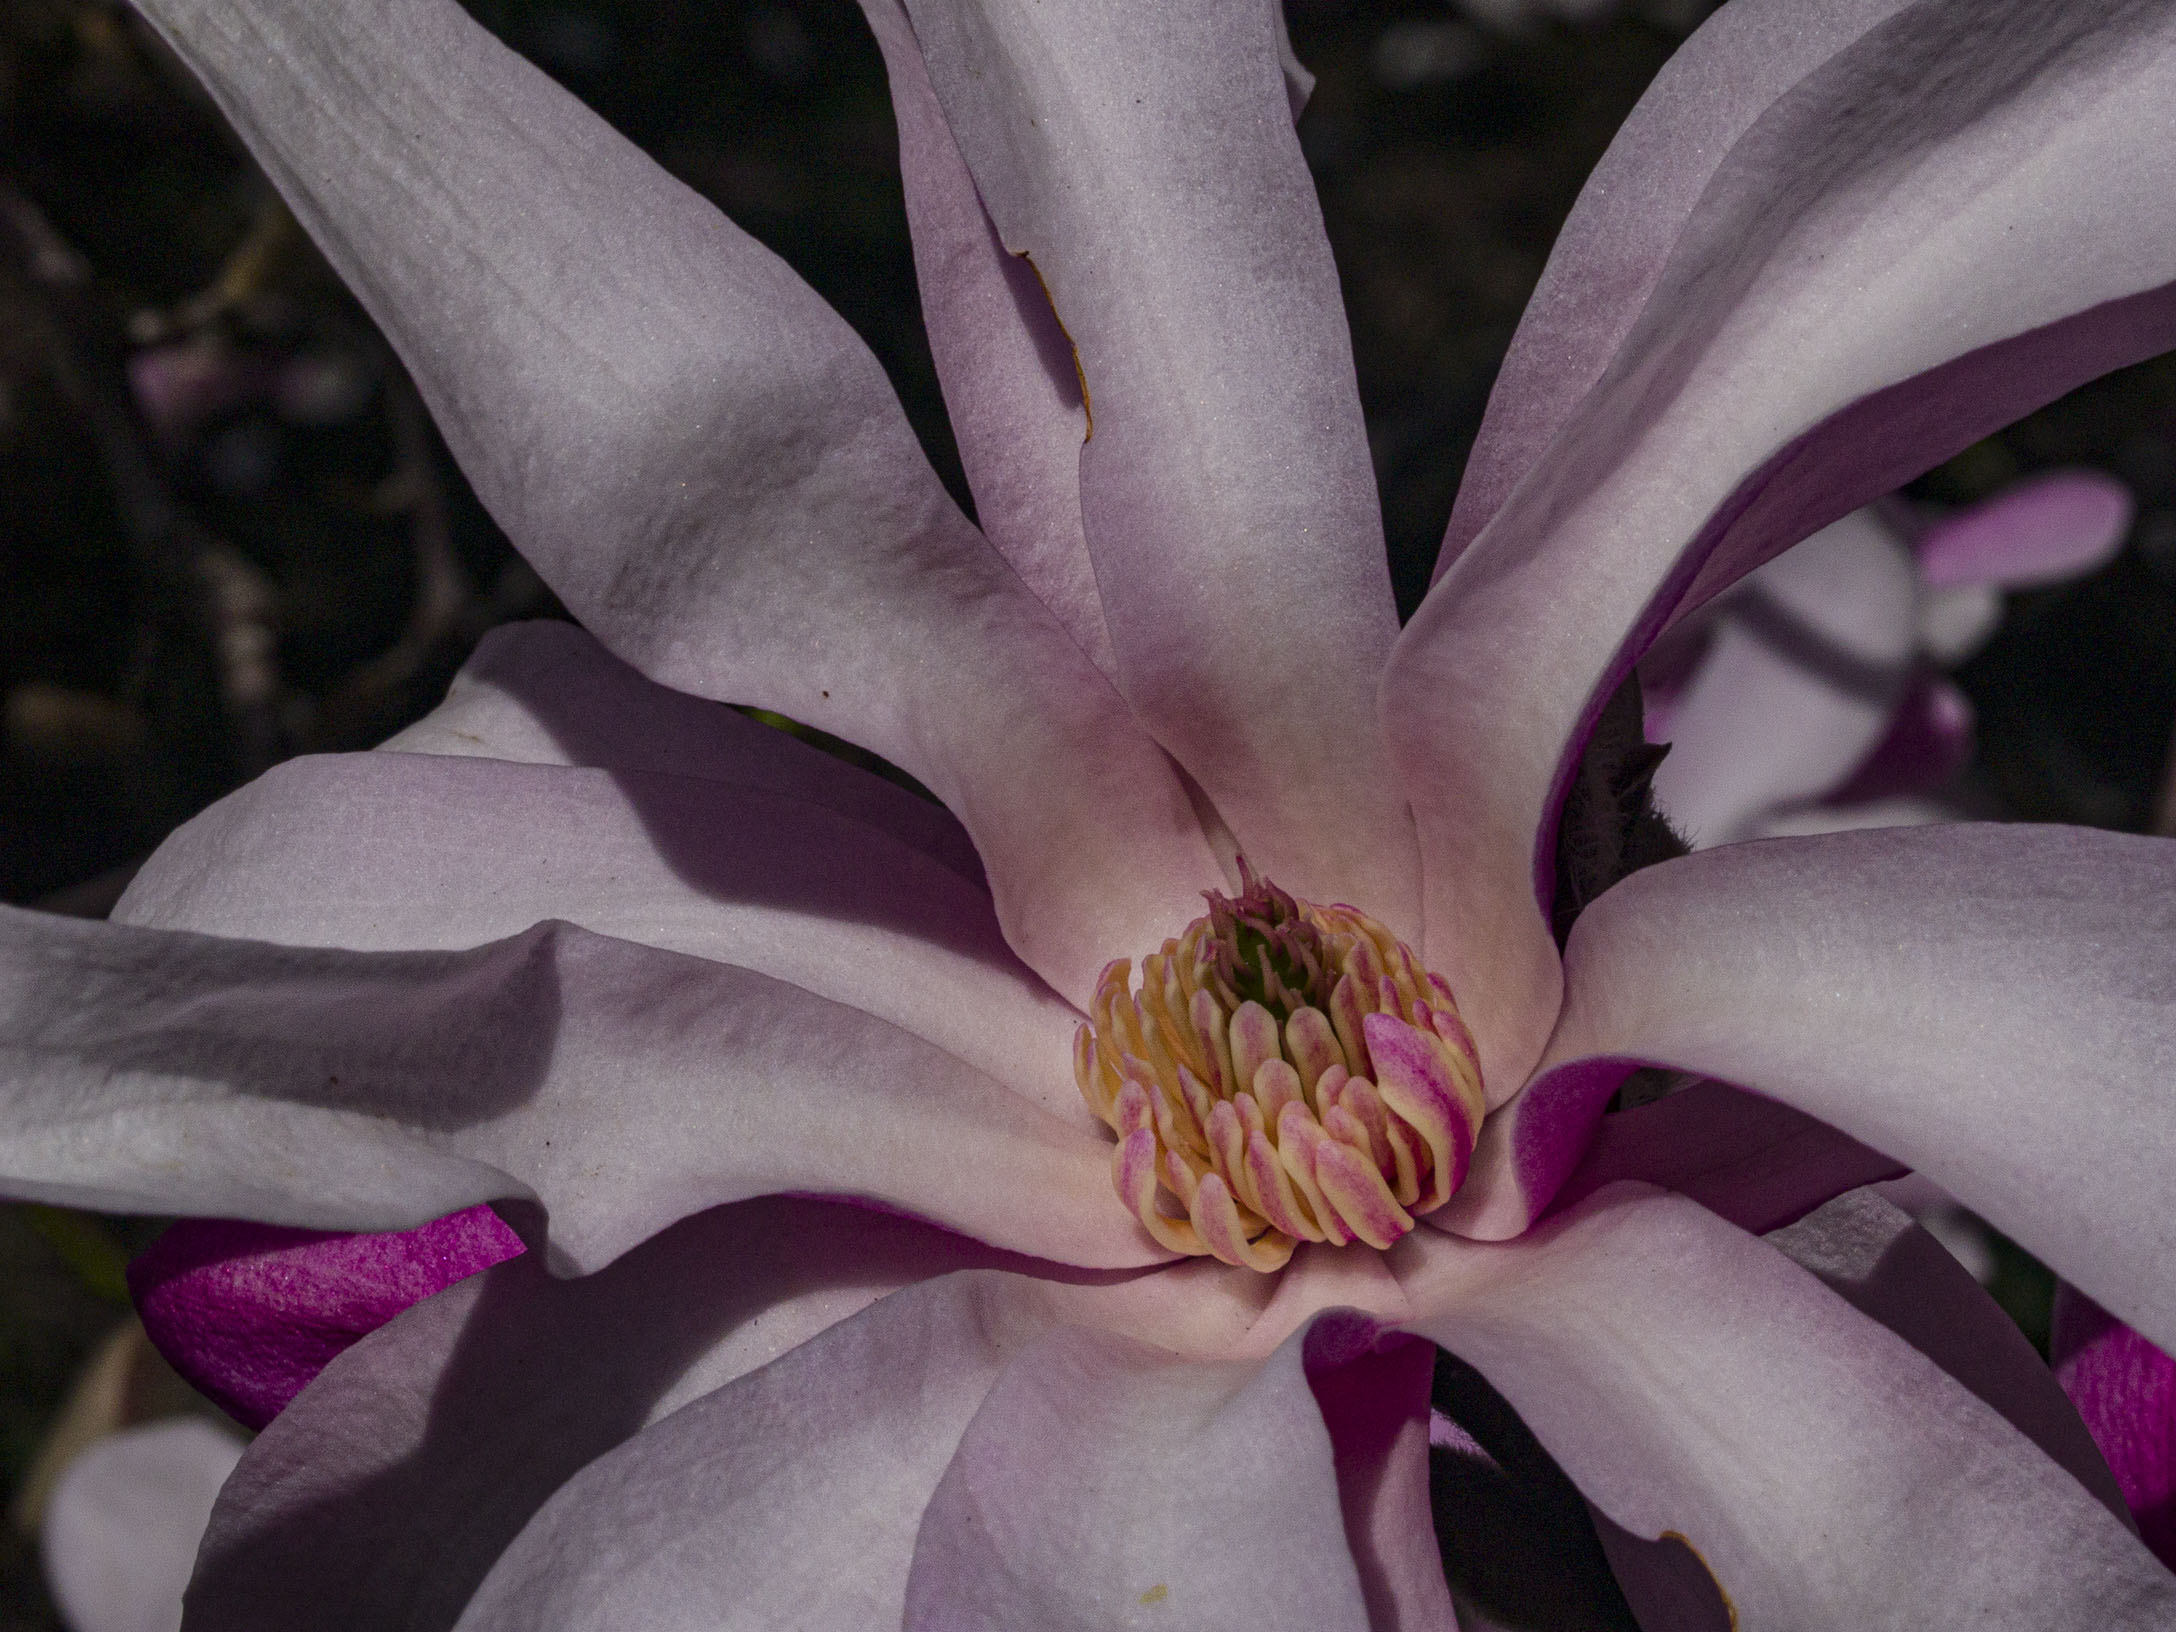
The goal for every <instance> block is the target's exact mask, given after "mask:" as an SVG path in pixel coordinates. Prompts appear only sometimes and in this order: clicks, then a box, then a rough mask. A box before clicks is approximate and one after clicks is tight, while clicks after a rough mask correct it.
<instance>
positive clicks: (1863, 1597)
mask: <svg viewBox="0 0 2176 1632" xmlns="http://www.w3.org/2000/svg"><path fill="white" fill-rule="evenodd" d="M1399 1251H1400V1253H1401V1254H1403V1255H1404V1258H1405V1265H1406V1270H1405V1277H1404V1278H1405V1280H1406V1284H1407V1285H1408V1287H1409V1288H1410V1289H1411V1290H1412V1292H1413V1295H1414V1298H1415V1302H1416V1304H1417V1305H1418V1306H1419V1307H1420V1308H1421V1309H1422V1310H1423V1311H1425V1312H1423V1313H1422V1314H1420V1315H1418V1316H1417V1317H1416V1318H1415V1319H1413V1320H1409V1321H1408V1322H1406V1323H1405V1324H1407V1325H1408V1326H1410V1327H1412V1328H1414V1329H1416V1330H1419V1331H1421V1332H1423V1333H1425V1334H1426V1335H1427V1336H1430V1337H1432V1338H1434V1339H1435V1340H1436V1341H1437V1342H1439V1343H1441V1344H1443V1345H1444V1346H1445V1347H1447V1348H1449V1349H1451V1350H1452V1352H1454V1353H1456V1354H1458V1355H1460V1356H1462V1357H1463V1358H1465V1359H1467V1360H1469V1361H1471V1362H1472V1363H1473V1364H1474V1365H1475V1366H1477V1367H1478V1368H1479V1369H1480V1370H1481V1371H1482V1372H1483V1373H1484V1374H1486V1375H1487V1377H1488V1378H1489V1380H1490V1381H1491V1382H1492V1383H1494V1384H1495V1385H1496V1387H1497V1388H1499V1389H1501V1390H1502V1392H1503V1393H1504V1395H1505V1396H1506V1397H1507V1398H1508V1399H1509V1400H1510V1401H1511V1403H1512V1405H1513V1406H1515V1407H1516V1408H1517V1410H1518V1412H1519V1414H1520V1415H1521V1416H1522V1417H1523V1418H1524V1419H1525V1420H1526V1422H1527V1423H1528V1424H1529V1425H1530V1426H1531V1427H1532V1429H1533V1430H1534V1432H1535V1433H1536V1435H1538V1436H1539V1438H1540V1440H1541V1442H1542V1443H1543V1445H1545V1446H1546V1447H1547V1448H1548V1450H1549V1452H1550V1453H1551V1454H1552V1455H1553V1456H1554V1457H1555V1458H1556V1459H1557V1461H1558V1462H1559V1463H1561V1464H1562V1466H1563V1468H1564V1470H1565V1472H1567V1473H1568V1474H1570V1475H1571V1477H1572V1478H1573V1479H1574V1480H1575V1481H1577V1483H1578V1484H1579V1487H1580V1489H1581V1490H1582V1491H1584V1492H1585V1494H1586V1495H1587V1497H1588V1499H1589V1500H1590V1501H1592V1502H1593V1503H1594V1504H1595V1505H1596V1506H1597V1507H1598V1508H1600V1509H1601V1510H1602V1511H1603V1512H1604V1513H1605V1514H1607V1515H1608V1516H1609V1517H1610V1518H1611V1519H1612V1520H1614V1521H1615V1522H1616V1523H1618V1524H1620V1525H1622V1526H1624V1527H1625V1528H1626V1529H1627V1530H1630V1531H1631V1532H1632V1533H1633V1534H1634V1535H1636V1536H1641V1537H1647V1538H1656V1537H1660V1536H1663V1535H1665V1534H1668V1533H1675V1534H1677V1535H1679V1536H1682V1537H1683V1538H1684V1539H1685V1540H1686V1542H1687V1543H1688V1544H1689V1545H1690V1546H1691V1547H1692V1549H1693V1550H1694V1551H1695V1552H1696V1553H1698V1555H1699V1556H1700V1558H1701V1559H1702V1560H1703V1561H1704V1562H1705V1564H1706V1565H1707V1567H1708V1569H1709V1570H1710V1571H1711V1572H1712V1573H1713V1575H1714V1577H1715V1580H1716V1582H1717V1584H1718V1585H1719V1586H1720V1588H1721V1589H1722V1592H1723V1593H1724V1595H1725V1596H1726V1597H1727V1599H1728V1600H1729V1601H1730V1603H1731V1605H1732V1606H1733V1609H1734V1611H1735V1615H1736V1620H1737V1624H1739V1625H1741V1626H1744V1627H1748V1628H1753V1627H1771V1626H1772V1627H1790V1628H1793V1629H1797V1632H1824V1629H1827V1628H1836V1629H1839V1632H1844V1629H1849V1632H1859V1629H1861V1628H1865V1627H1869V1626H1911V1627H1916V1628H1940V1627H1955V1628H1960V1629H1963V1628H1988V1627H2017V1628H2034V1629H2044V1628H2050V1627H2063V1628H2075V1629H2077V1632H2096V1629H2102V1628H2118V1627H2121V1628H2138V1629H2140V1632H2143V1629H2145V1628H2149V1627H2158V1626H2165V1625H2167V1624H2168V1623H2169V1620H2170V1618H2171V1617H2172V1616H2176V1577H2171V1576H2170V1575H2169V1574H2168V1573H2167V1572H2166V1571H2165V1570H2163V1569H2162V1568H2161V1567H2160V1566H2159V1565H2158V1564H2157V1563H2156V1562H2155V1561H2154V1559H2153V1557H2152V1555H2151V1554H2149V1553H2148V1552H2147V1551H2146V1549H2145V1548H2144V1547H2143V1546H2142V1545H2141V1544H2140V1543H2139V1541H2138V1540H2137V1538H2136V1537H2135V1536H2133V1535H2132V1534H2131V1533H2130V1532H2129V1531H2128V1530H2127V1529H2126V1528H2125V1527H2124V1525H2123V1523H2122V1522H2121V1521H2120V1520H2118V1519H2117V1518H2116V1517H2115V1516H2114V1515H2113V1514H2111V1513H2110V1512H2109V1511H2108V1510H2107V1508H2105V1507H2104V1506H2102V1505H2101V1504H2100V1503H2099V1502H2098V1501H2096V1500H2095V1499H2094V1498H2093V1497H2092V1496H2091V1495H2089V1494H2088V1493H2087V1492H2086V1490H2085V1489H2084V1488H2083V1487H2082V1486H2080V1485H2079V1484H2078V1482H2077V1481H2076V1480H2075V1479H2074V1478H2072V1476H2071V1475H2070V1474H2069V1473H2067V1472H2065V1471H2064V1470H2063V1469H2062V1468H2060V1467H2058V1466H2057V1465H2056V1464H2055V1463H2054V1462H2052V1461H2050V1460H2049V1459H2048V1457H2047V1456H2046V1455H2044V1454H2043V1453H2042V1452H2041V1451H2040V1450H2039V1449H2038V1448H2037V1447H2036V1446H2035V1445H2034V1444H2033V1443H2032V1442H2031V1441H2030V1440H2029V1439H2027V1438H2026V1437H2025V1436H2024V1435H2023V1434H2021V1433H2020V1432H2019V1431H2018V1430H2017V1429H2016V1428H2014V1427H2012V1426H2011V1425H2010V1424H2009V1423H2008V1422H2006V1421H2004V1420H2003V1418H2002V1417H2001V1416H2000V1415H1998V1414H1997V1413H1996V1412H1995V1411H1994V1410H1992V1409H1990V1408H1989V1407H1988V1406H1987V1405H1985V1404H1983V1403H1982V1402H1981V1401H1980V1400H1979V1399H1978V1398H1976V1397H1975V1396H1974V1395H1973V1394H1972V1393H1971V1391H1970V1390H1968V1389H1967V1388H1966V1387H1965V1386H1964V1385H1963V1384H1961V1383H1959V1382H1958V1381H1956V1380H1955V1379H1953V1378H1951V1377H1950V1376H1949V1375H1947V1374H1946V1373H1945V1372H1943V1371H1942V1370H1941V1369H1940V1367H1938V1366H1937V1365H1936V1364H1935V1362H1934V1361H1932V1360H1930V1359H1928V1358H1927V1357H1926V1356H1925V1355H1923V1354H1921V1353H1920V1352H1919V1351H1918V1350H1916V1349H1915V1348H1913V1347H1912V1346H1911V1345H1910V1344H1908V1343H1906V1342H1905V1341H1904V1340H1903V1339H1901V1338H1899V1337H1897V1336H1896V1335H1895V1334H1893V1333H1891V1332H1889V1331H1888V1330H1886V1329H1884V1328H1883V1327H1881V1326H1879V1325H1877V1324H1876V1323H1875V1322H1874V1321H1872V1320H1870V1319H1868V1318H1867V1317H1866V1316H1864V1315H1861V1314H1859V1313H1858V1312H1857V1311H1855V1310H1853V1309H1851V1308H1850V1307H1849V1306H1848V1305H1847V1304H1846V1303H1845V1302H1844V1301H1843V1300H1842V1299H1841V1298H1839V1297H1837V1296H1836V1295H1835V1294H1834V1293H1832V1292H1830V1291H1829V1290H1828V1289H1827V1288H1825V1287H1823V1286H1822V1285H1821V1284H1820V1283H1819V1282H1818V1281H1816V1280H1815V1279H1814V1278H1813V1277H1812V1276H1811V1275H1809V1274H1807V1273H1806V1272H1805V1271H1804V1270H1802V1269H1800V1268H1799V1267H1798V1266H1797V1265H1795V1264H1793V1263H1791V1262H1790V1261H1789V1260H1788V1259H1786V1258H1785V1257H1784V1256H1783V1255H1782V1254H1781V1253H1779V1252H1777V1251H1775V1250H1774V1249H1773V1248H1770V1247H1768V1246H1766V1245H1764V1244H1763V1243H1761V1242H1759V1241H1756V1240H1754V1239H1753V1238H1752V1237H1750V1236H1747V1235H1745V1234H1744V1233H1743V1232H1741V1231H1739V1230H1738V1229H1736V1228H1735V1227H1734V1226H1732V1225H1729V1224H1726V1223H1725V1222H1723V1221H1722V1220H1721V1219H1718V1218H1716V1217H1715V1216H1714V1215H1713V1214H1711V1213H1708V1212H1707V1211H1705V1210H1704V1209H1702V1208H1700V1207H1698V1206H1696V1205H1694V1204H1693V1203H1692V1202H1690V1201H1687V1200H1685V1199H1684V1198H1682V1197H1671V1196H1661V1195H1656V1194H1654V1193H1653V1192H1645V1193H1642V1192H1640V1191H1638V1190H1636V1189H1634V1188H1632V1187H1625V1188H1622V1189H1618V1190H1612V1191H1609V1192H1605V1193H1604V1194H1603V1195H1601V1196H1598V1197H1596V1198H1595V1200H1594V1201H1592V1202H1589V1203H1588V1204H1587V1206H1586V1207H1585V1208H1583V1209H1581V1210H1580V1211H1579V1212H1577V1213H1574V1214H1572V1215H1569V1216H1568V1217H1567V1218H1566V1219H1565V1220H1563V1221H1561V1222H1557V1223H1552V1224H1550V1225H1546V1226H1544V1227H1543V1228H1542V1229H1541V1230H1540V1231H1538V1232H1536V1233H1535V1234H1534V1235H1532V1236H1530V1237H1528V1238H1526V1239H1525V1240H1522V1241H1518V1242H1508V1243H1503V1244H1498V1245H1485V1244H1480V1243H1473V1242H1462V1241H1457V1240H1454V1239H1452V1238H1450V1237H1448V1236H1444V1235H1441V1234H1438V1233H1436V1232H1433V1231H1421V1232H1416V1233H1415V1234H1414V1235H1412V1236H1409V1237H1407V1239H1406V1241H1405V1242H1404V1243H1401V1244H1400V1248H1399Z"/></svg>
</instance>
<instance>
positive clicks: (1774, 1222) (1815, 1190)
mask: <svg viewBox="0 0 2176 1632" xmlns="http://www.w3.org/2000/svg"><path fill="white" fill-rule="evenodd" d="M1903 1171H1904V1167H1903V1164H1902V1163H1900V1162H1895V1161H1892V1160H1890V1159H1889V1158H1888V1157H1886V1156H1884V1155H1882V1154H1881V1152H1879V1151H1878V1150H1869V1149H1867V1147H1866V1146H1864V1145H1862V1144H1860V1143H1859V1142H1858V1141H1857V1140H1856V1139H1851V1138H1847V1137H1846V1136H1845V1135H1843V1134H1840V1133H1838V1132H1837V1131H1836V1130H1835V1129H1834V1128H1832V1127H1829V1126H1828V1125H1827V1124H1825V1123H1822V1122H1817V1121H1815V1120H1814V1119H1813V1118H1812V1117H1810V1116H1807V1115H1805V1114H1804V1113H1803V1112H1801V1111H1794V1110H1792V1109H1791V1108H1790V1107H1789V1106H1788V1105H1779V1104H1777V1103H1776V1102H1775V1101H1774V1100H1772V1099H1762V1098H1761V1097H1760V1096H1759V1095H1757V1094H1749V1093H1746V1092H1744V1091H1743V1090H1742V1089H1738V1088H1732V1087H1730V1086H1729V1085H1728V1084H1726V1083H1720V1082H1696V1083H1694V1084H1693V1085H1692V1086H1691V1087H1689V1088H1685V1089H1682V1090H1680V1091H1679V1092H1677V1093H1674V1094H1671V1095H1669V1096H1668V1097H1667V1098H1664V1099H1658V1100H1655V1101H1653V1102H1652V1103H1650V1104H1646V1105H1641V1106H1637V1107H1635V1108H1633V1109H1631V1110H1625V1111H1618V1112H1615V1113H1614V1114H1612V1115H1608V1116H1605V1117H1603V1118H1602V1120H1601V1122H1600V1124H1599V1125H1598V1126H1597V1127H1596V1128H1595V1130H1594V1141H1593V1143H1592V1144H1590V1145H1589V1146H1588V1147H1587V1150H1586V1154H1585V1155H1584V1156H1582V1157H1581V1158H1580V1161H1579V1165H1578V1166H1577V1167H1576V1168H1574V1169H1573V1170H1572V1174H1571V1177H1569V1178H1568V1179H1566V1180H1565V1181H1564V1188H1563V1189H1561V1190H1559V1191H1558V1192H1557V1194H1556V1198H1555V1199H1554V1200H1553V1201H1551V1202H1550V1204H1549V1208H1550V1211H1552V1212H1561V1211H1563V1210H1564V1209H1565V1208H1568V1207H1571V1206H1573V1205H1575V1204H1576V1203H1578V1202H1580V1201H1582V1200H1584V1199H1585V1198H1586V1197H1588V1196H1591V1195H1592V1194H1594V1192H1595V1191H1597V1190H1599V1189H1601V1188H1602V1187H1603V1186H1604V1185H1607V1184H1614V1183H1616V1182H1617V1181H1618V1180H1620V1179H1633V1180H1637V1181H1638V1182H1640V1183H1643V1184H1652V1185H1657V1186H1660V1187H1661V1188H1663V1189H1667V1190H1675V1191H1678V1192H1679V1193H1680V1194H1683V1195H1688V1196H1690V1197H1692V1199H1693V1200H1695V1201H1697V1202H1699V1203H1700V1205H1701V1206H1703V1207H1705V1208H1707V1209H1708V1211H1709V1212H1711V1213H1714V1214H1716V1215H1717V1216H1718V1217H1722V1218H1727V1219H1728V1220H1730V1222H1731V1223H1733V1224H1735V1225H1737V1226H1738V1228H1739V1229H1741V1230H1751V1231H1753V1232H1754V1233H1756V1234H1758V1233H1759V1232H1761V1231H1764V1230H1773V1229H1777V1228H1780V1227H1781V1226H1783V1225H1785V1224H1789V1223H1792V1222H1794V1221H1796V1220H1797V1219H1799V1218H1802V1217H1803V1216H1805V1214H1807V1213H1809V1212H1811V1211H1812V1210H1813V1209H1814V1208H1816V1207H1818V1206H1820V1205H1821V1204H1822V1203H1823V1202H1826V1201H1828V1200H1829V1199H1831V1198H1832V1197H1835V1196H1840V1195H1842V1194H1843V1193H1844V1192H1845V1191H1847V1190H1856V1189H1857V1188H1859V1186H1861V1185H1865V1184H1875V1183H1878V1182H1879V1181H1881V1180H1883V1179H1893V1178H1896V1177H1898V1176H1899V1175H1901V1174H1902V1173H1903Z"/></svg>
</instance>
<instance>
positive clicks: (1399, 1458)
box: [1301, 1314, 1458, 1632]
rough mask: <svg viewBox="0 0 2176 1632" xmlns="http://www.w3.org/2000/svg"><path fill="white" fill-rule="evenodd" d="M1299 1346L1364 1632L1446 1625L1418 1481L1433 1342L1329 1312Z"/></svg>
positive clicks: (1449, 1617) (1429, 1520)
mask: <svg viewBox="0 0 2176 1632" xmlns="http://www.w3.org/2000/svg"><path fill="white" fill-rule="evenodd" d="M1301 1353H1302V1357H1303V1358H1304V1360H1305V1361H1306V1364H1307V1386H1308V1387H1309V1388H1310V1389H1312V1390H1313V1391H1314V1396H1315V1405H1316V1406H1317V1408H1318V1409H1320V1411H1321V1412H1322V1425H1323V1427H1324V1428H1326V1429H1327V1430H1329V1435H1330V1445H1331V1449H1332V1452H1333V1453H1334V1456H1335V1459H1336V1470H1337V1495H1338V1501H1339V1502H1340V1503H1341V1504H1342V1506H1343V1507H1344V1510H1345V1544H1346V1546H1347V1547H1348V1548H1350V1549H1351V1552H1352V1561H1353V1564H1354V1566H1355V1567H1356V1568H1357V1569H1358V1570H1359V1572H1360V1591H1361V1593H1362V1595H1363V1596H1364V1597H1365V1599H1366V1601H1367V1613H1368V1626H1369V1628H1370V1632H1434V1629H1444V1632H1450V1629H1455V1628H1457V1626H1458V1617H1457V1614H1456V1612H1455V1610H1454V1609H1453V1607H1452V1603H1451V1596H1450V1586H1449V1583H1448V1582H1446V1581H1445V1580H1444V1573H1443V1556H1442V1553H1441V1552H1440V1550H1439V1549H1438V1548H1437V1545H1436V1527H1435V1522H1434V1521H1435V1514H1434V1510H1433V1505H1432V1503H1431V1501H1430V1492H1429V1482H1428V1471H1429V1444H1430V1439H1429V1434H1430V1425H1431V1417H1430V1410H1429V1390H1430V1385H1431V1384H1432V1383H1433V1381H1434V1377H1435V1363H1436V1346H1435V1345H1434V1344H1433V1343H1423V1342H1419V1341H1416V1340H1412V1339H1407V1338H1402V1337H1399V1336H1398V1335H1396V1334H1394V1333H1390V1334H1386V1333H1385V1332H1384V1331H1383V1330H1382V1328H1381V1327H1380V1326H1378V1325H1377V1324H1376V1323H1375V1322H1374V1321H1372V1320H1369V1319H1366V1318H1364V1317H1355V1316H1352V1315H1349V1314H1348V1315H1335V1314H1333V1315H1329V1316H1325V1317H1324V1318H1322V1319H1320V1320H1317V1321H1316V1322H1315V1323H1314V1324H1313V1325H1312V1326H1310V1327H1309V1328H1308V1330H1307V1333H1306V1337H1305V1340H1304V1347H1303V1349H1302V1351H1301Z"/></svg>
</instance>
